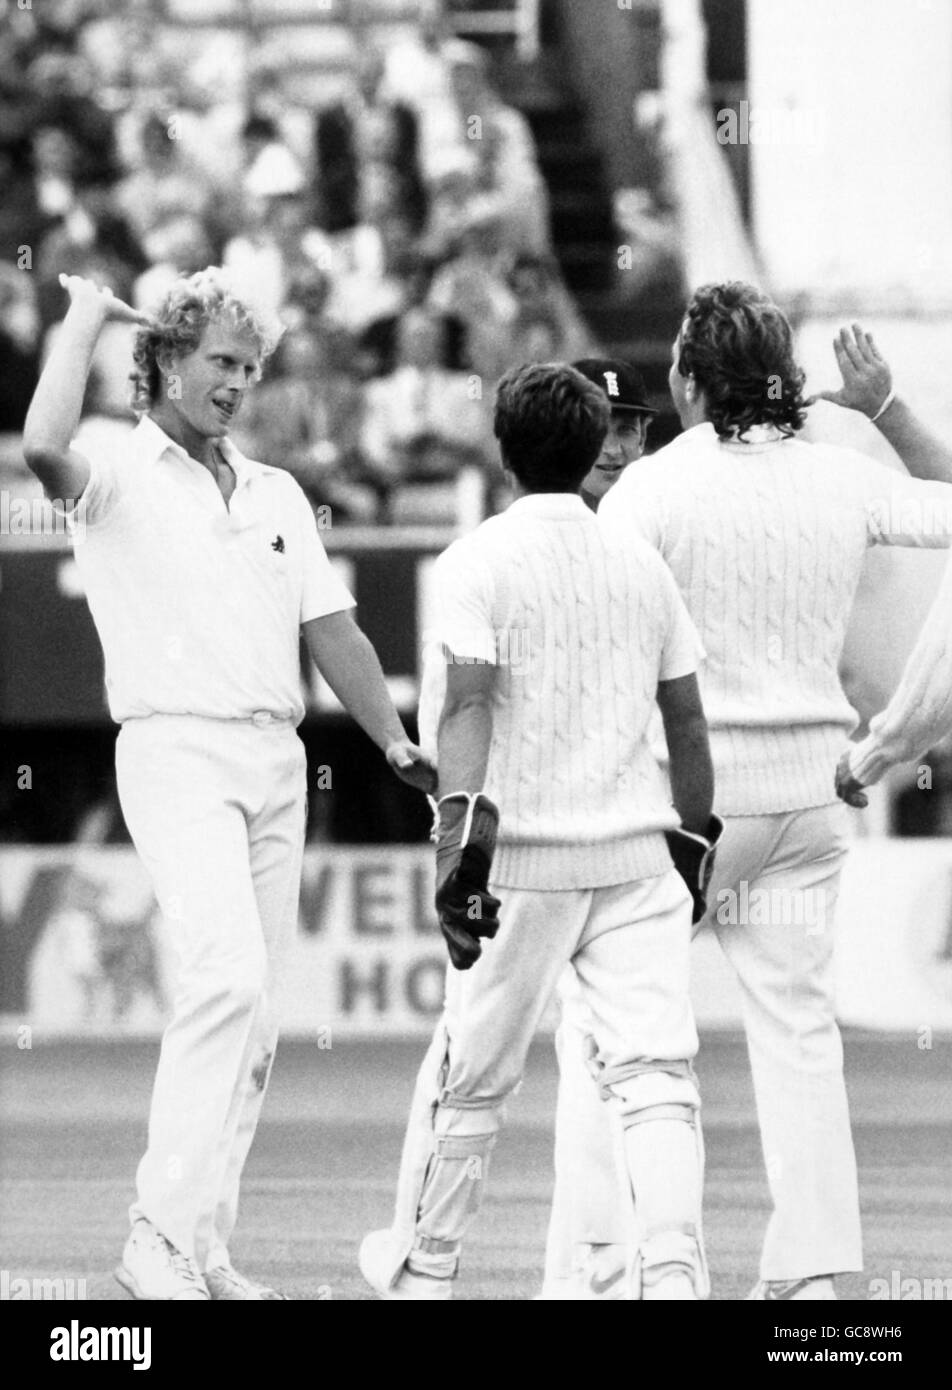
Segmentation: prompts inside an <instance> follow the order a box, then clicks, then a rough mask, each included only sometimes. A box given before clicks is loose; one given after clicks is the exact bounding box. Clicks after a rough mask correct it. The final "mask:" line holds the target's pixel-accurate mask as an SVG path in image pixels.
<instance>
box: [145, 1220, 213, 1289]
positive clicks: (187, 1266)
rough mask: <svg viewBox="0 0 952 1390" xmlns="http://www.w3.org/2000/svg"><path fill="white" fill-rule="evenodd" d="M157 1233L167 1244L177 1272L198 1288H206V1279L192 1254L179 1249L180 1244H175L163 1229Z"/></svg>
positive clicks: (170, 1258) (167, 1249)
mask: <svg viewBox="0 0 952 1390" xmlns="http://www.w3.org/2000/svg"><path fill="white" fill-rule="evenodd" d="M156 1235H157V1236H158V1237H159V1240H160V1241H161V1242H162V1244H163V1245H164V1246H165V1249H166V1253H167V1254H168V1256H169V1260H170V1261H171V1265H172V1268H173V1269H174V1270H175V1273H176V1274H178V1275H180V1276H181V1277H182V1278H183V1279H185V1280H186V1281H187V1282H188V1283H190V1284H194V1285H195V1286H196V1288H202V1289H204V1287H205V1280H204V1279H203V1278H202V1276H201V1275H200V1274H199V1272H198V1265H197V1264H196V1263H195V1261H194V1260H193V1259H192V1258H191V1256H190V1255H186V1254H185V1253H184V1251H182V1250H179V1248H178V1246H177V1245H173V1244H172V1242H171V1241H170V1240H168V1239H167V1237H166V1236H164V1235H163V1234H162V1232H161V1231H157V1232H156Z"/></svg>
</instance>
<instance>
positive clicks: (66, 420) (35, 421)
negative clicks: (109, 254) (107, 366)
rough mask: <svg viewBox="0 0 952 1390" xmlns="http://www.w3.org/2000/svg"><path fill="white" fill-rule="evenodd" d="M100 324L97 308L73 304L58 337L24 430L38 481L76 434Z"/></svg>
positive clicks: (26, 452)
mask: <svg viewBox="0 0 952 1390" xmlns="http://www.w3.org/2000/svg"><path fill="white" fill-rule="evenodd" d="M104 322H105V314H104V313H103V312H102V310H100V309H98V308H97V307H96V306H95V305H87V304H83V305H75V304H74V305H73V306H72V307H71V308H70V310H69V313H68V314H67V315H66V318H65V319H64V320H63V323H62V326H61V327H60V330H59V332H58V334H57V336H56V341H55V343H54V344H53V350H52V352H51V353H50V356H49V359H48V360H47V363H46V366H45V367H44V368H43V371H42V374H41V376H40V379H39V381H38V382H37V386H36V390H35V391H34V393H33V399H32V401H31V402H30V408H29V410H28V411H27V417H26V422H25V424H24V427H23V453H24V456H25V458H26V461H27V464H28V465H29V466H30V468H32V469H33V471H34V472H35V473H37V475H38V476H39V475H41V474H42V471H43V467H44V464H45V462H46V461H47V460H55V459H57V458H59V457H61V456H62V455H63V454H65V453H66V451H67V450H68V449H69V446H70V442H71V441H72V439H73V436H74V435H75V433H76V428H77V426H78V424H79V417H80V414H81V412H82V407H83V396H84V395H85V393H86V379H87V377H88V376H89V369H90V366H91V365H92V360H93V353H94V352H95V350H96V343H97V342H98V340H99V334H100V331H101V329H102V326H103V323H104Z"/></svg>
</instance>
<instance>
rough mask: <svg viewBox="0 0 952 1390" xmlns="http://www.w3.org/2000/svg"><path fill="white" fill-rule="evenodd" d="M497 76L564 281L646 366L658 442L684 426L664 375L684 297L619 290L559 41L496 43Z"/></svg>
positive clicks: (595, 166)
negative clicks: (525, 138) (521, 53)
mask: <svg viewBox="0 0 952 1390" xmlns="http://www.w3.org/2000/svg"><path fill="white" fill-rule="evenodd" d="M543 36H545V34H544V31H543ZM494 77H495V81H496V85H497V88H498V90H499V92H500V94H501V95H502V97H503V100H505V101H506V102H508V103H509V104H510V105H512V106H514V107H516V108H517V109H518V110H520V111H521V112H522V113H523V115H524V116H525V117H526V119H527V120H528V121H529V124H530V126H531V127H532V132H533V135H534V136H535V140H536V146H537V150H538V155H539V162H540V165H541V168H542V172H543V175H544V177H545V180H546V183H547V185H548V189H549V197H550V202H551V212H552V236H553V242H554V247H555V253H556V256H557V259H558V261H559V264H560V266H561V268H562V274H563V276H564V278H565V282H566V284H567V285H568V287H569V289H570V290H571V291H572V293H573V294H574V296H575V298H576V300H577V302H578V304H579V307H580V309H581V311H582V313H583V315H584V317H585V319H586V321H587V322H588V324H589V325H590V327H591V329H592V332H593V334H594V335H595V338H596V340H597V341H598V342H599V344H600V345H601V347H602V349H603V350H604V351H605V352H606V354H607V355H609V356H617V357H622V358H627V359H628V360H629V361H632V362H635V363H637V364H638V366H639V367H640V368H641V370H642V372H643V373H644V375H645V379H646V381H647V384H648V390H649V393H650V395H651V397H652V401H653V404H654V405H655V406H657V407H658V409H659V410H660V411H661V412H662V414H661V415H660V416H659V418H658V419H657V420H656V422H655V424H654V426H653V427H652V433H651V443H652V447H658V446H660V445H661V444H663V443H666V442H667V441H668V440H669V439H671V438H673V437H674V435H675V434H676V433H677V432H678V431H679V429H680V425H679V423H678V420H677V417H676V416H675V414H674V412H673V410H672V407H671V400H670V395H669V393H668V385H667V378H668V369H669V367H670V363H671V343H672V340H673V338H674V336H675V334H676V332H677V329H678V326H679V324H680V321H681V312H682V309H683V300H682V298H681V297H680V296H679V295H672V293H671V291H670V288H665V287H661V291H660V293H658V294H654V295H652V294H651V293H650V291H649V292H648V293H645V294H643V295H641V296H639V299H638V302H637V310H636V309H635V308H633V307H632V306H631V305H630V304H628V303H626V302H625V301H624V296H623V295H622V294H621V293H620V291H619V287H618V277H617V273H616V267H617V257H618V245H619V241H620V233H619V232H618V231H617V230H616V228H615V225H614V219H613V214H612V189H611V186H610V182H609V179H608V177H607V174H606V171H605V168H604V163H603V160H602V158H601V156H600V154H599V152H598V150H597V149H596V147H595V145H594V143H593V141H592V140H591V138H590V136H589V134H588V131H587V126H586V117H585V111H584V108H583V107H582V105H581V103H580V101H579V98H578V95H577V94H576V92H575V91H574V90H573V89H572V86H571V84H570V82H569V81H568V79H567V78H566V76H565V73H564V68H563V65H562V63H561V60H560V55H559V51H558V49H557V47H555V46H554V45H552V44H545V45H544V46H543V48H542V50H541V52H540V54H539V56H538V57H537V58H536V59H535V61H533V62H532V63H530V64H525V63H519V62H517V61H516V60H515V59H514V57H513V56H512V55H511V52H509V53H507V52H505V51H500V50H497V53H496V63H495V73H494Z"/></svg>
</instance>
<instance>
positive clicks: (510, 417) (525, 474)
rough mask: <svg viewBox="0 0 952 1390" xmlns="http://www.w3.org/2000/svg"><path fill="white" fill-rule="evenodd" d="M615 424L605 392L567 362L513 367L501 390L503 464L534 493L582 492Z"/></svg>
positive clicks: (498, 421) (496, 422) (498, 431)
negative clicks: (584, 480)
mask: <svg viewBox="0 0 952 1390" xmlns="http://www.w3.org/2000/svg"><path fill="white" fill-rule="evenodd" d="M610 420H611V407H610V406H609V404H608V397H607V396H606V395H605V393H604V391H602V390H600V389H599V387H597V386H596V385H595V384H594V382H591V381H589V380H588V378H587V377H584V376H582V373H581V372H577V371H576V370H575V368H574V367H569V366H568V365H567V364H566V363H564V362H533V363H530V364H528V365H526V366H522V367H513V368H512V369H511V371H508V372H507V373H506V375H505V376H504V377H503V378H502V379H501V381H500V382H499V385H498V386H497V388H496V409H495V413H494V416H493V430H494V432H495V435H496V438H497V439H498V440H499V448H500V451H501V453H502V461H503V463H504V464H505V466H506V467H507V468H511V469H512V471H513V473H514V474H515V475H516V477H517V478H518V479H519V481H520V483H521V484H522V486H523V487H524V488H525V489H526V490H527V491H528V492H578V490H579V488H580V487H581V486H582V479H583V478H584V477H585V475H586V473H587V472H588V471H589V469H590V468H591V466H592V464H593V463H594V462H595V460H596V459H597V458H598V455H599V453H600V452H601V447H602V444H603V442H604V439H605V435H606V433H607V432H608V426H609V422H610Z"/></svg>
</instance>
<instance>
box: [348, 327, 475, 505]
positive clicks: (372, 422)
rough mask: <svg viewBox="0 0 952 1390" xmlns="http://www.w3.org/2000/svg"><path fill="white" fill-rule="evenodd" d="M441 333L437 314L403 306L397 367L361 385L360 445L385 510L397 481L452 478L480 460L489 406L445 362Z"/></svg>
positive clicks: (469, 382) (469, 381)
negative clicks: (405, 311)
mask: <svg viewBox="0 0 952 1390" xmlns="http://www.w3.org/2000/svg"><path fill="white" fill-rule="evenodd" d="M446 333H447V330H446V322H445V320H443V319H442V318H440V317H439V316H438V315H436V314H434V313H432V312H431V311H428V310H426V309H411V310H409V312H407V313H406V314H404V316H403V318H402V319H401V321H400V324H399V329H398V340H397V366H396V369H395V370H394V371H393V372H392V373H391V374H390V375H389V376H385V377H380V378H378V379H376V380H373V381H370V382H368V383H367V385H366V387H365V388H364V424H363V430H362V433H361V446H362V449H363V454H364V460H365V464H366V467H367V469H368V471H369V475H370V476H371V477H372V478H373V479H374V480H375V481H376V483H377V486H378V488H379V490H380V493H381V497H382V500H383V503H384V508H385V510H386V506H387V503H388V502H389V500H390V497H391V495H392V493H393V492H394V490H395V489H396V488H397V487H398V486H399V484H400V483H401V482H410V481H413V482H420V481H438V480H446V479H452V478H454V477H455V476H456V475H457V474H458V473H459V471H460V469H461V468H462V467H464V466H465V465H466V464H477V465H479V466H481V467H482V466H484V465H485V463H486V460H487V456H488V453H489V442H490V440H489V430H488V425H487V420H488V412H487V411H485V410H484V408H483V403H482V400H481V399H479V397H478V396H477V397H476V398H475V399H474V392H473V382H472V379H471V378H470V377H468V376H467V375H466V374H465V373H463V372H459V371H453V370H450V369H449V368H447V366H446V365H445V360H446Z"/></svg>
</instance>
